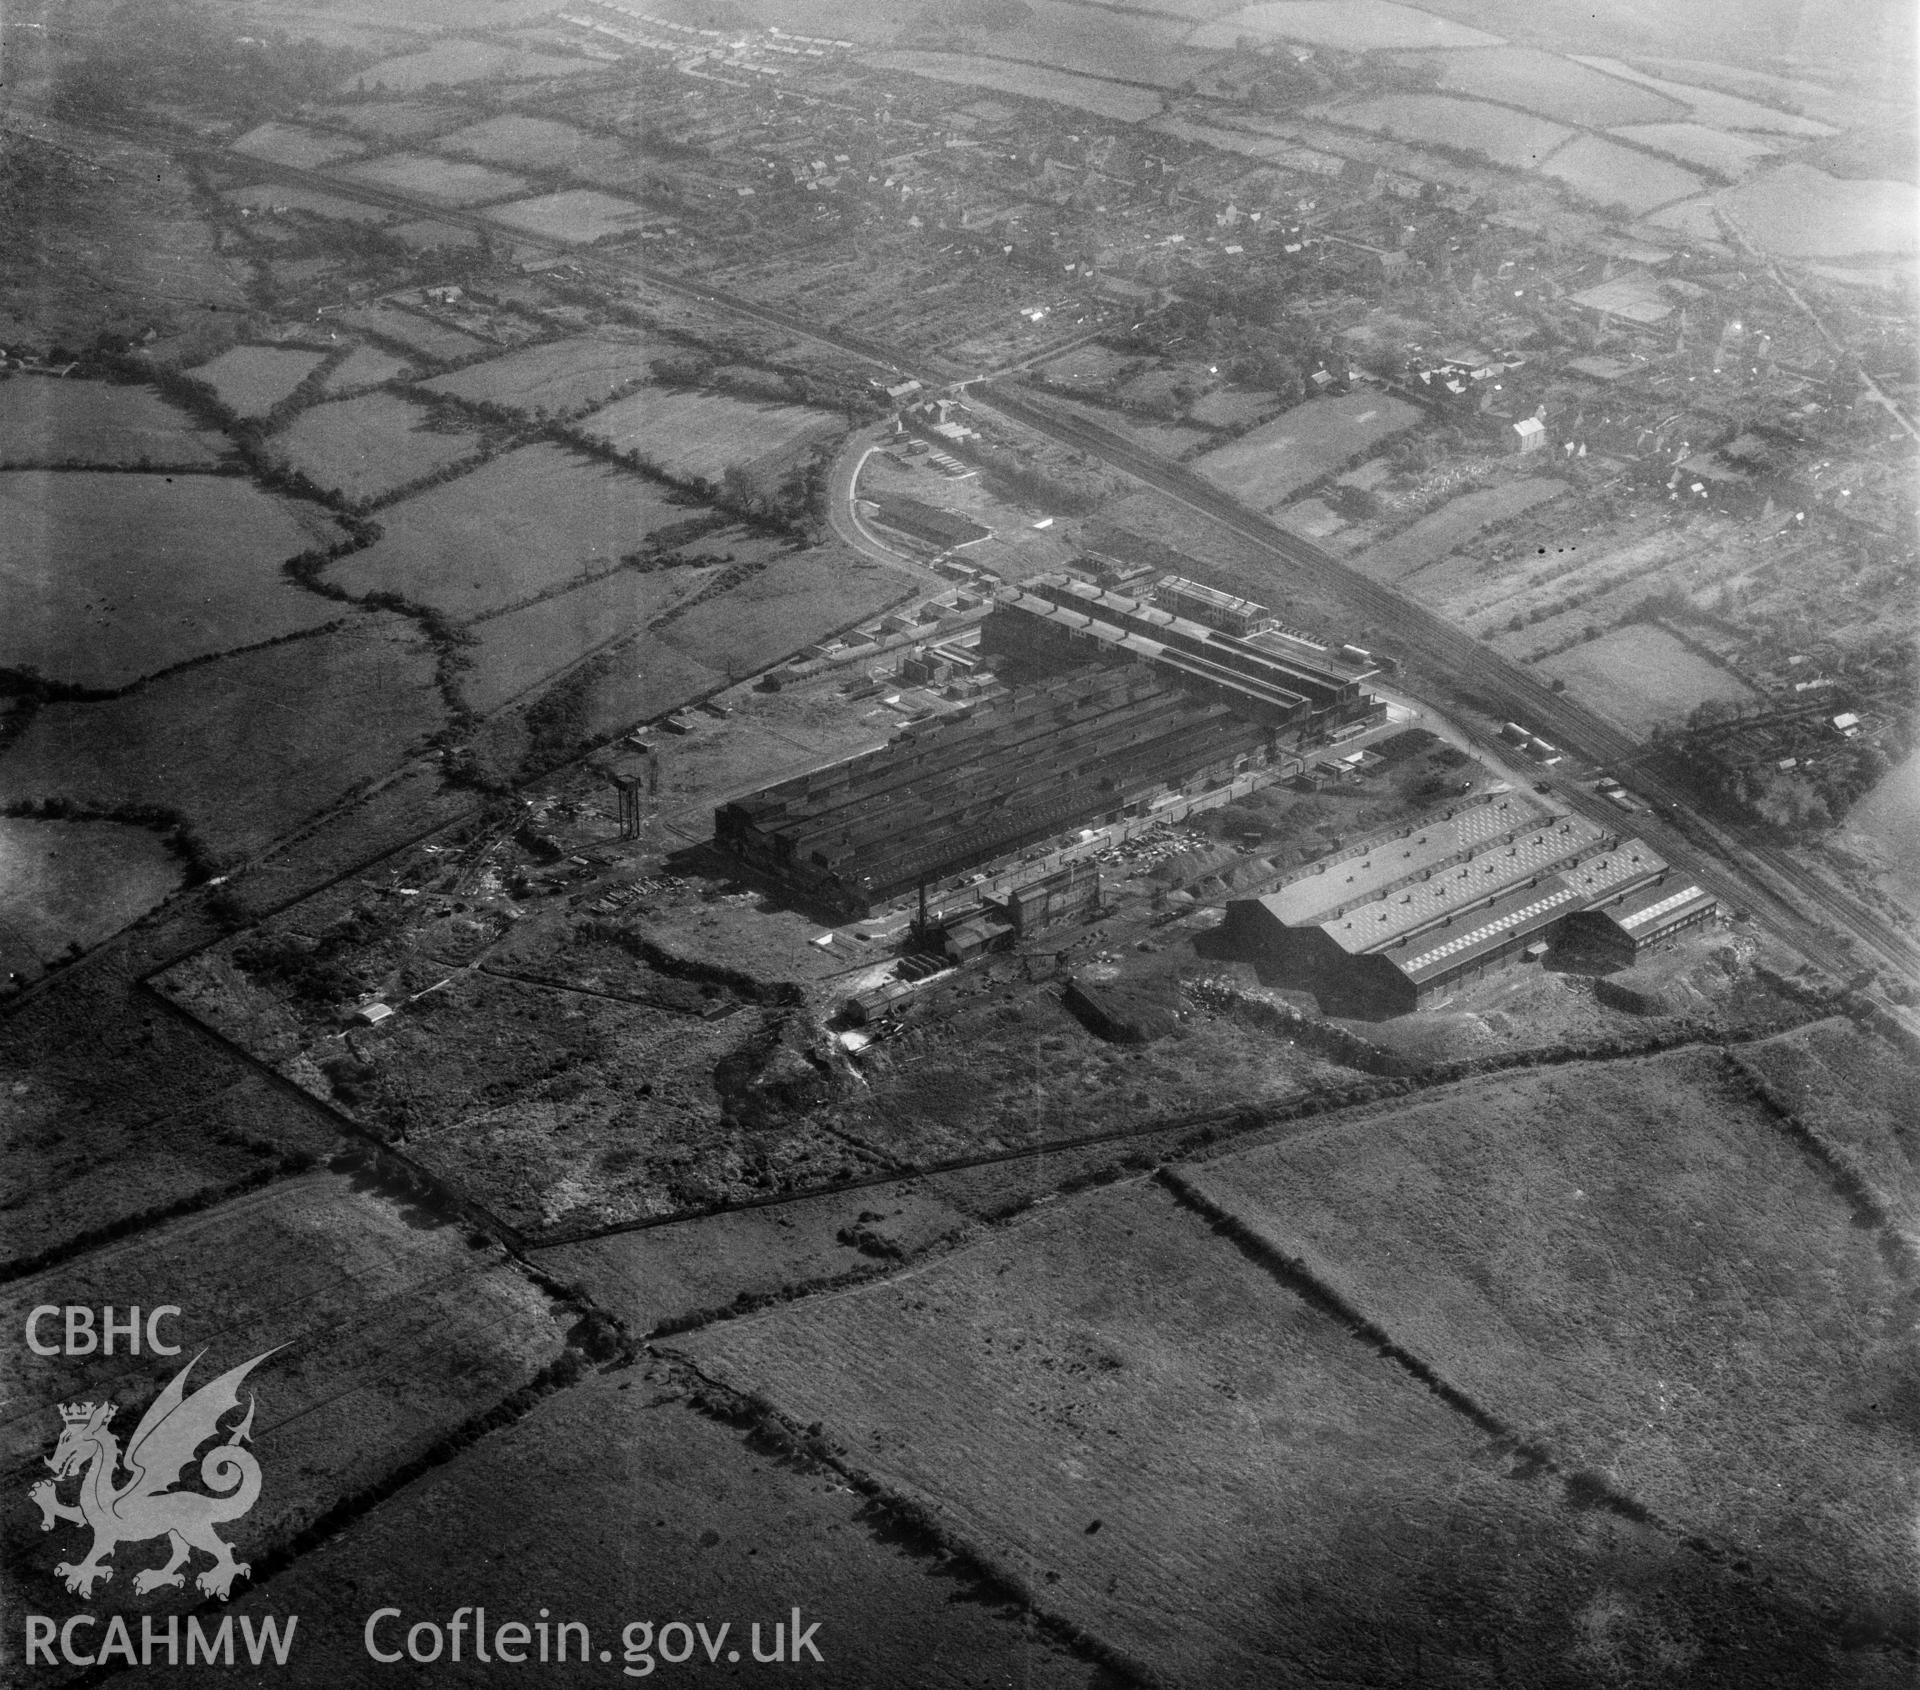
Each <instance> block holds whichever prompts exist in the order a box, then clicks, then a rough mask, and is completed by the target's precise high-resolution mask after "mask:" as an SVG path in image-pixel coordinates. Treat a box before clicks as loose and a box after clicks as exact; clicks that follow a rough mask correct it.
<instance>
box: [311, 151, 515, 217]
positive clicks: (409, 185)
mask: <svg viewBox="0 0 1920 1690" xmlns="http://www.w3.org/2000/svg"><path fill="white" fill-rule="evenodd" d="M336 174H337V175H339V176H340V177H341V178H342V179H343V180H346V181H349V182H365V183H367V184H368V185H369V186H370V187H375V188H390V189H392V190H393V191H394V192H395V193H401V194H409V195H412V196H414V197H416V198H419V199H424V200H432V201H434V202H435V203H436V204H438V205H478V204H480V203H481V202H482V201H484V200H503V199H507V198H510V197H511V196H512V195H514V194H524V193H525V192H526V191H527V184H526V182H525V181H524V180H523V179H522V178H520V177H518V176H512V175H509V174H508V173H507V172H506V171H504V170H490V169H488V168H487V166H485V165H484V164H468V163H466V162H464V161H462V160H459V159H446V158H436V157H434V156H433V154H431V153H392V154H390V155H388V156H387V157H386V158H375V159H368V160H366V161H365V162H364V163H361V164H353V165H348V166H347V167H346V168H345V169H343V170H340V171H338V172H336Z"/></svg>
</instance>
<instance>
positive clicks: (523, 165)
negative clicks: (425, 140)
mask: <svg viewBox="0 0 1920 1690" xmlns="http://www.w3.org/2000/svg"><path fill="white" fill-rule="evenodd" d="M434 145H435V147H436V148H437V149H438V150H439V151H441V152H449V153H461V154H465V155H469V156H471V157H473V158H477V159H481V160H483V161H484V162H485V163H488V164H501V165H506V166H508V167H509V168H511V169H517V170H536V171H555V170H557V171H563V172H566V173H569V174H571V175H576V176H586V177H589V178H591V179H594V180H604V179H606V178H608V177H611V178H612V179H613V180H615V181H619V180H622V179H623V178H624V179H631V178H633V177H636V176H638V175H639V173H640V161H639V156H638V154H637V153H636V152H635V151H634V149H633V148H632V147H630V146H628V145H627V144H626V143H624V142H621V141H614V140H609V139H608V138H607V137H606V136H604V135H591V134H588V133H587V131H586V130H584V129H576V128H574V127H573V125H572V124H570V123H556V122H554V121H553V120H552V119H551V118H545V117H527V116H524V115H522V114H521V113H519V112H508V113H506V114H504V115H502V116H500V117H490V118H488V119H486V120H485V121H484V122H482V123H475V124H472V125H470V126H469V127H467V128H465V129H456V130H454V131H453V133H452V134H450V135H442V136H441V137H440V139H439V140H438V141H436V142H435V143H434Z"/></svg>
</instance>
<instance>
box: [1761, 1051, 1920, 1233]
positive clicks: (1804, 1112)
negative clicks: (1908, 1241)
mask: <svg viewBox="0 0 1920 1690" xmlns="http://www.w3.org/2000/svg"><path fill="white" fill-rule="evenodd" d="M1735 1060H1736V1061H1738V1062H1739V1063H1740V1065H1741V1066H1742V1067H1743V1068H1745V1069H1746V1070H1747V1071H1748V1072H1749V1073H1751V1074H1753V1075H1755V1076H1756V1077H1757V1078H1758V1079H1759V1080H1760V1081H1761V1083H1762V1084H1764V1085H1765V1086H1766V1088H1767V1091H1768V1094H1769V1095H1770V1096H1771V1097H1772V1099H1773V1100H1774V1102H1776V1103H1777V1104H1778V1105H1779V1106H1780V1107H1781V1108H1782V1109H1785V1110H1788V1111H1790V1112H1791V1113H1792V1114H1794V1115H1795V1116H1797V1117H1798V1118H1799V1119H1800V1120H1801V1121H1802V1122H1804V1123H1805V1124H1806V1125H1807V1126H1808V1127H1810V1128H1811V1129H1813V1130H1814V1131H1816V1132H1819V1133H1821V1134H1823V1135H1824V1136H1825V1137H1826V1138H1827V1140H1828V1141H1829V1142H1830V1143H1832V1144H1834V1145H1835V1146H1837V1147H1838V1150H1839V1153H1840V1154H1841V1155H1842V1156H1843V1157H1845V1158H1846V1159H1847V1160H1848V1162H1849V1163H1850V1164H1851V1165H1852V1166H1853V1167H1854V1168H1856V1169H1858V1170H1859V1171H1860V1173H1861V1174H1862V1175H1863V1176H1864V1178H1865V1181H1866V1183H1867V1185H1868V1186H1869V1187H1870V1188H1871V1189H1872V1190H1873V1192H1874V1194H1875V1196H1876V1197H1877V1198H1878V1200H1879V1201H1880V1202H1881V1203H1882V1204H1883V1205H1885V1207H1886V1208H1887V1209H1888V1210H1889V1212H1891V1213H1892V1215H1893V1216H1894V1219H1895V1221H1896V1223H1897V1224H1898V1225H1899V1226H1901V1227H1902V1228H1903V1229H1906V1230H1907V1231H1909V1232H1911V1231H1912V1230H1913V1229H1914V1228H1915V1227H1917V1226H1920V1160H1917V1159H1920V1144H1916V1143H1915V1132H1916V1130H1920V1129H1917V1127H1916V1123H1915V1120H1914V1114H1913V1099H1914V1097H1915V1096H1916V1095H1920V1074H1916V1073H1915V1071H1914V1063H1913V1059H1912V1057H1911V1056H1908V1055H1905V1054H1903V1053H1902V1052H1901V1051H1900V1050H1899V1049H1898V1047H1896V1046H1894V1045H1892V1044H1891V1043H1889V1042H1888V1041H1887V1040H1884V1039H1881V1038H1878V1037H1876V1036H1875V1035H1874V1034H1873V1033H1871V1032H1869V1031H1868V1030H1867V1029H1866V1028H1864V1027H1859V1026H1856V1025H1854V1023H1853V1022H1851V1021H1843V1020H1840V1019H1838V1018H1836V1019H1834V1020H1830V1021H1817V1022H1815V1023H1813V1024H1812V1025H1811V1026H1807V1027H1801V1028H1798V1029H1796V1030H1795V1031H1794V1032H1791V1033H1784V1034H1782V1035H1781V1036H1780V1037H1779V1038H1774V1039H1764V1040H1761V1041H1759V1042H1758V1043H1755V1044H1749V1045H1744V1046H1742V1047H1741V1048H1740V1050H1739V1051H1738V1053H1737V1054H1736V1057H1735Z"/></svg>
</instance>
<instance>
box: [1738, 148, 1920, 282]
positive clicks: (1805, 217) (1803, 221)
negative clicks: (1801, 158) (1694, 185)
mask: <svg viewBox="0 0 1920 1690" xmlns="http://www.w3.org/2000/svg"><path fill="white" fill-rule="evenodd" d="M1714 203H1715V205H1716V206H1717V207H1718V208H1719V209H1720V210H1721V211H1722V212H1724V213H1725V214H1726V215H1727V216H1729V217H1731V218H1732V219H1733V220H1734V222H1735V223H1736V224H1737V225H1738V226H1739V229H1740V232H1741V233H1742V234H1744V235H1745V236H1746V237H1747V238H1748V239H1749V240H1751V241H1752V242H1753V243H1754V245H1756V246H1758V247H1760V248H1762V249H1763V250H1765V251H1767V252H1771V253H1776V254H1778V255H1779V256H1780V257H1782V258H1847V257H1852V256H1854V255H1855V254H1861V253H1898V254H1909V253H1912V252H1913V251H1915V250H1916V248H1917V247H1920V211H1917V210H1916V208H1915V205H1914V191H1913V188H1912V185H1911V184H1909V183H1906V182H1856V181H1846V180H1843V179H1841V178H1840V177H1837V176H1829V175H1828V174H1827V173H1826V172H1825V171H1824V170H1814V169H1812V168H1811V167H1809V166H1807V165H1804V164H1796V163H1791V162H1789V163H1784V164H1780V165H1778V166H1776V167H1775V168H1773V169H1771V170H1767V171H1762V172H1760V173H1758V174H1756V175H1754V176H1751V177H1749V178H1748V179H1747V180H1746V181H1744V182H1742V183H1741V184H1740V185H1739V186H1738V187H1734V188H1728V189H1726V190H1725V191H1724V192H1722V193H1720V194H1718V195H1716V196H1715V200H1714Z"/></svg>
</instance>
